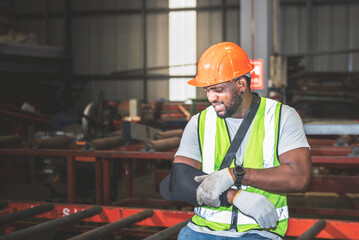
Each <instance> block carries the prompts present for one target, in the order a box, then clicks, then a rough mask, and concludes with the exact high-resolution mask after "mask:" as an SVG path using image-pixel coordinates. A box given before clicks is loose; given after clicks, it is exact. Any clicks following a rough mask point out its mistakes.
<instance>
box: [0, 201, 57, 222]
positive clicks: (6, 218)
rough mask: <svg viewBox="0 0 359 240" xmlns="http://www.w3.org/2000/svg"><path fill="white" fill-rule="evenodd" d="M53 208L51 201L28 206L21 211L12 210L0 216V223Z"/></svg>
mask: <svg viewBox="0 0 359 240" xmlns="http://www.w3.org/2000/svg"><path fill="white" fill-rule="evenodd" d="M52 209H54V204H52V203H45V204H43V205H40V206H37V207H33V208H28V209H25V210H22V211H18V212H14V213H11V214H8V215H3V216H0V225H3V224H6V223H11V222H15V221H17V220H19V219H23V218H27V217H31V216H35V215H37V214H40V213H44V212H48V211H50V210H52Z"/></svg>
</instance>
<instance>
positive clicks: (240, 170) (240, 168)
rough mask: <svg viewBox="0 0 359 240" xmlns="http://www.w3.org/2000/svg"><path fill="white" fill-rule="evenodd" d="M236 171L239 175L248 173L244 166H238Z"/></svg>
mask: <svg viewBox="0 0 359 240" xmlns="http://www.w3.org/2000/svg"><path fill="white" fill-rule="evenodd" d="M234 170H235V172H236V173H237V174H238V175H244V174H245V173H246V170H244V168H243V167H242V166H236V167H235V169H234Z"/></svg>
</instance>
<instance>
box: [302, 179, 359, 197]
mask: <svg viewBox="0 0 359 240" xmlns="http://www.w3.org/2000/svg"><path fill="white" fill-rule="evenodd" d="M358 186H359V176H313V177H312V179H311V181H310V185H309V190H308V191H310V192H336V193H359V188H358Z"/></svg>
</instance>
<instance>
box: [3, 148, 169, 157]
mask: <svg viewBox="0 0 359 240" xmlns="http://www.w3.org/2000/svg"><path fill="white" fill-rule="evenodd" d="M174 154H175V153H174V152H151V153H146V152H139V151H82V150H65V149H61V150H53V149H42V150H34V149H11V148H2V149H0V155H5V156H6V155H7V156H9V155H10V156H49V157H50V156H59V157H67V156H76V157H77V156H84V157H107V158H113V159H162V160H172V159H173V157H174Z"/></svg>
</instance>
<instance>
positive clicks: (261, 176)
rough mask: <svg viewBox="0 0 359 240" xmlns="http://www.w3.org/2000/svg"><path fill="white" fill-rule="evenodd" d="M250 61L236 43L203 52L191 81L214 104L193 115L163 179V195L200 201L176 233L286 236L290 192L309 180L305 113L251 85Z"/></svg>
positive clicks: (203, 236) (191, 236)
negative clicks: (255, 91)
mask: <svg viewBox="0 0 359 240" xmlns="http://www.w3.org/2000/svg"><path fill="white" fill-rule="evenodd" d="M253 68H254V66H253V65H252V64H251V63H250V61H249V59H248V56H247V54H246V53H245V52H244V51H243V50H242V49H241V48H240V47H239V46H238V45H236V44H234V43H229V42H223V43H219V44H216V45H214V46H212V47H210V48H209V49H207V50H206V51H205V52H204V53H203V55H202V56H201V58H200V60H199V62H198V71H197V76H196V78H194V79H192V80H190V81H189V82H188V84H190V85H192V86H196V87H203V88H204V89H205V91H206V92H207V98H208V100H209V102H211V103H212V106H210V107H208V108H207V109H206V110H204V111H202V112H201V113H200V114H197V115H195V116H193V117H192V118H191V120H190V121H189V122H188V124H187V126H186V128H185V130H184V133H183V136H182V139H181V144H180V147H179V149H178V151H177V153H176V154H175V158H174V161H173V165H172V170H171V174H170V175H169V176H168V177H167V178H166V179H165V180H164V181H163V182H162V183H161V186H160V191H161V194H162V196H163V197H164V198H166V199H168V200H177V201H185V202H188V203H191V204H194V205H196V207H195V209H194V212H195V215H194V217H193V218H192V221H191V222H190V223H189V224H188V225H187V226H186V227H184V228H183V229H182V230H181V232H180V233H179V236H178V239H217V238H216V237H217V236H223V237H225V239H281V238H282V237H283V236H284V235H285V233H286V230H287V225H288V218H289V215H288V207H287V201H286V196H285V193H292V192H305V191H306V189H307V187H308V185H309V181H310V176H311V159H310V153H309V145H308V142H307V139H306V136H305V133H304V130H303V124H302V122H301V119H300V118H299V116H298V114H297V113H296V111H295V110H294V109H293V108H291V107H289V106H287V105H282V104H281V103H279V102H277V101H274V100H272V99H267V98H259V97H258V96H257V95H256V94H253V93H252V92H251V89H250V71H252V70H253ZM247 113H248V114H247ZM254 114H255V116H254ZM250 115H253V116H254V117H253V119H252V120H251V119H250ZM242 123H243V124H242ZM241 125H243V126H241ZM245 125H247V126H248V127H247V129H245V127H244V126H245ZM240 127H241V128H240ZM239 128H240V130H239V131H238V132H242V134H243V135H244V136H242V137H238V138H237V137H236V140H235V141H234V142H237V141H239V140H238V139H241V138H242V139H243V140H242V142H241V144H240V146H239V148H238V149H237V148H236V147H235V148H234V149H235V151H234V153H233V154H232V155H230V154H231V153H230V152H231V151H233V148H231V147H230V145H231V141H232V140H233V139H234V138H235V135H236V133H237V130H238V129H239ZM239 134H240V133H239ZM228 149H230V150H228ZM227 151H228V154H227ZM227 156H229V159H230V162H229V164H227V165H226V166H223V165H222V162H226V161H225V160H224V159H227V158H228V157H227ZM221 239H224V238H221Z"/></svg>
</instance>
